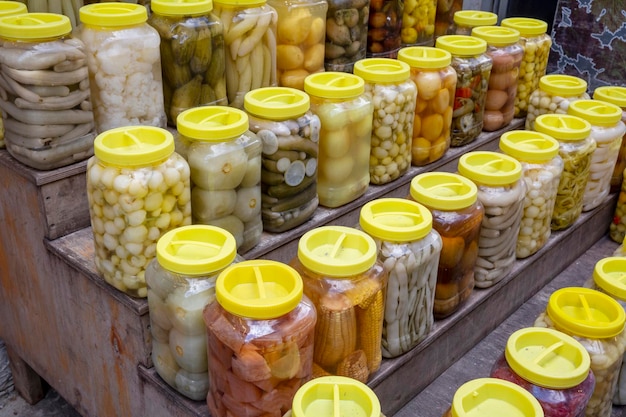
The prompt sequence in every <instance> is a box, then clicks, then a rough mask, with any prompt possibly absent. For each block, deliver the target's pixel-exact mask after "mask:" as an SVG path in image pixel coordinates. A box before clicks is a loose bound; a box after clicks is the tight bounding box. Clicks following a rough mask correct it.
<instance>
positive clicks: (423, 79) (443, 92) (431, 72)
mask: <svg viewBox="0 0 626 417" xmlns="http://www.w3.org/2000/svg"><path fill="white" fill-rule="evenodd" d="M398 60H400V61H404V62H406V63H407V64H409V66H410V67H411V79H412V80H413V82H414V83H415V85H416V86H417V100H416V104H415V118H414V120H413V132H412V140H411V163H412V164H413V165H415V166H424V165H427V164H429V163H431V162H434V161H437V160H439V159H441V157H443V155H444V154H445V153H446V151H447V150H448V149H449V148H450V128H451V126H452V105H453V104H454V92H455V90H456V77H457V76H456V71H455V70H454V68H452V66H451V65H450V63H451V62H452V56H451V55H450V52H448V51H445V50H443V49H438V48H433V47H429V46H411V47H406V48H402V49H400V51H399V52H398Z"/></svg>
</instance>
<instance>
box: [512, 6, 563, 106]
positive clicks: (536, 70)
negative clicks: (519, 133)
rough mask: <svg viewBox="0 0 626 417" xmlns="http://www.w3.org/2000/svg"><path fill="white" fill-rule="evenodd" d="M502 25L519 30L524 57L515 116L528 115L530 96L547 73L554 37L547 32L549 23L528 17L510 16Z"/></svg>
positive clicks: (518, 83)
mask: <svg viewBox="0 0 626 417" xmlns="http://www.w3.org/2000/svg"><path fill="white" fill-rule="evenodd" d="M500 26H503V27H508V28H512V29H515V30H517V31H518V32H519V33H520V44H521V45H522V47H523V48H524V58H523V60H522V64H521V66H520V71H519V80H518V82H517V94H516V95H515V117H526V115H527V114H528V110H529V109H528V106H529V105H530V96H531V94H532V93H533V91H535V90H536V89H537V88H538V87H539V80H540V79H541V77H543V76H544V75H546V68H547V67H548V57H549V55H550V47H551V46H552V38H551V37H550V35H548V34H547V33H546V32H547V30H548V24H547V23H546V22H544V21H542V20H539V19H534V18H528V17H508V18H506V19H502V21H501V22H500Z"/></svg>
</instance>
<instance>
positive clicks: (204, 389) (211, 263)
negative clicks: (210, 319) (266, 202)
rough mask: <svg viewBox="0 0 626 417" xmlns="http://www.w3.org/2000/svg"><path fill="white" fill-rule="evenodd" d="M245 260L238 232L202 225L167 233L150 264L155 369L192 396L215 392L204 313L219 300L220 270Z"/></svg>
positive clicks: (151, 327) (194, 398) (165, 379)
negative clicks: (240, 254) (239, 250)
mask: <svg viewBox="0 0 626 417" xmlns="http://www.w3.org/2000/svg"><path fill="white" fill-rule="evenodd" d="M242 260H243V259H242V258H239V257H238V255H237V248H236V246H235V238H234V237H233V235H231V234H230V233H229V232H227V231H226V230H224V229H222V228H219V227H214V226H207V225H200V224H198V225H193V226H181V227H177V228H176V229H174V230H170V231H169V232H167V233H165V234H164V235H163V236H161V238H160V239H159V240H158V241H157V247H156V258H154V259H153V260H152V261H150V263H149V264H148V266H147V268H146V284H147V286H148V309H149V311H150V334H151V335H152V362H153V363H154V368H155V369H156V371H157V373H158V374H159V376H160V377H161V378H162V379H163V380H164V381H165V382H167V384H168V385H170V386H171V387H172V388H174V389H175V390H176V391H178V392H180V393H181V394H183V395H184V396H186V397H188V398H190V399H192V400H196V401H201V400H206V395H207V393H208V391H209V374H208V364H207V349H206V344H207V332H206V326H205V324H204V320H203V319H202V312H203V310H204V307H206V306H207V305H208V304H210V303H211V302H213V300H215V280H216V279H217V276H218V275H219V274H220V272H222V270H224V269H225V268H226V267H227V266H229V265H231V264H232V263H234V262H240V261H242Z"/></svg>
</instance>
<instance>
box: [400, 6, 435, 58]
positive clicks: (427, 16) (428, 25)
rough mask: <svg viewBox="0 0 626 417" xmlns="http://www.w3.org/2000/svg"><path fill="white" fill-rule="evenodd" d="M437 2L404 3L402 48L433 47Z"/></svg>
mask: <svg viewBox="0 0 626 417" xmlns="http://www.w3.org/2000/svg"><path fill="white" fill-rule="evenodd" d="M436 15H437V0H408V1H404V12H403V13H402V22H401V24H402V36H401V38H402V47H407V46H433V45H434V44H435V17H436Z"/></svg>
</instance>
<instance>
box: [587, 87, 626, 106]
mask: <svg viewBox="0 0 626 417" xmlns="http://www.w3.org/2000/svg"><path fill="white" fill-rule="evenodd" d="M593 98H594V100H601V101H606V102H607V103H611V104H615V105H616V106H619V107H621V108H622V110H624V109H626V87H620V86H617V85H611V86H602V87H598V88H596V89H595V90H593Z"/></svg>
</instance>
